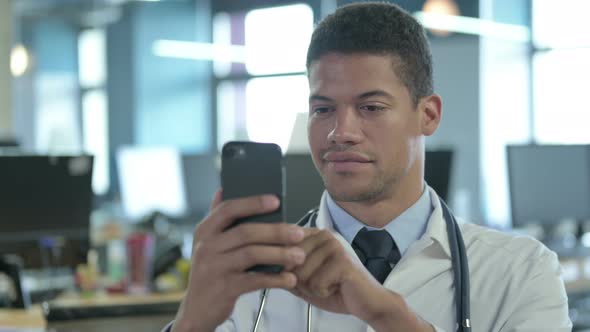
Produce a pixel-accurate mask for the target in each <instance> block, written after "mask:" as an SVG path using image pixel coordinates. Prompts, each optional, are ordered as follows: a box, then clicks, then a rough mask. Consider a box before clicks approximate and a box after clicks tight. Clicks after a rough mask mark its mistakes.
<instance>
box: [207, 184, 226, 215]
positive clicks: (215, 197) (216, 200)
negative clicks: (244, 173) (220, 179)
mask: <svg viewBox="0 0 590 332" xmlns="http://www.w3.org/2000/svg"><path fill="white" fill-rule="evenodd" d="M222 201H223V188H219V189H217V191H216V192H215V194H214V195H213V199H212V200H211V205H210V206H209V211H213V210H214V209H215V208H216V207H217V206H218V205H219V204H221V202H222Z"/></svg>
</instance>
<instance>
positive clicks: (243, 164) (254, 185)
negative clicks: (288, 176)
mask: <svg viewBox="0 0 590 332" xmlns="http://www.w3.org/2000/svg"><path fill="white" fill-rule="evenodd" d="M284 182H285V176H284V166H283V153H282V152H281V148H280V146H278V145H276V144H273V143H257V142H239V141H232V142H228V143H226V144H224V146H223V149H222V151H221V187H222V188H223V200H228V199H235V198H242V197H248V196H256V195H263V194H270V195H275V196H276V197H277V198H278V199H279V201H280V204H279V207H278V209H277V210H275V211H272V212H270V213H265V214H260V215H254V216H249V217H245V218H241V219H238V220H236V221H235V222H234V224H232V226H231V227H233V226H236V225H239V224H242V223H251V222H260V223H278V222H285V204H284V200H283V198H284V190H285V188H284ZM282 269H283V267H282V266H280V265H256V266H253V267H252V268H250V269H248V270H249V271H257V272H267V273H279V272H281V271H282Z"/></svg>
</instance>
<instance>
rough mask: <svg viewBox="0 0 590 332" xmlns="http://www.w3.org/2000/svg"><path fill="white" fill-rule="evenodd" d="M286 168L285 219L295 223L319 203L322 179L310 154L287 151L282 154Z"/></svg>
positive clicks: (322, 188) (322, 186)
mask: <svg viewBox="0 0 590 332" xmlns="http://www.w3.org/2000/svg"><path fill="white" fill-rule="evenodd" d="M284 163H285V170H286V176H285V177H286V185H287V187H286V191H287V194H286V196H285V202H286V203H285V204H286V214H285V215H286V219H287V222H289V223H295V222H297V220H299V219H300V218H301V217H303V216H304V215H305V214H306V213H307V212H308V211H309V210H311V209H313V208H315V207H317V206H318V205H319V204H320V198H321V197H322V193H323V192H324V181H323V180H322V178H321V176H320V175H319V173H318V171H317V170H316V168H315V165H314V164H313V161H312V159H311V155H310V154H305V153H298V154H291V153H287V154H286V155H285V156H284Z"/></svg>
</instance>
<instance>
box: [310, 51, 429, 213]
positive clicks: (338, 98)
mask: <svg viewBox="0 0 590 332" xmlns="http://www.w3.org/2000/svg"><path fill="white" fill-rule="evenodd" d="M394 61H397V59H395V58H393V57H392V56H385V55H368V54H349V55H344V54H340V53H328V54H326V55H324V56H322V57H320V58H319V59H318V60H316V61H314V62H312V63H311V65H310V68H309V86H310V100H309V121H308V135H309V137H308V138H309V143H310V147H311V152H312V156H313V160H314V163H315V165H316V167H317V169H318V170H319V172H320V174H321V176H322V178H323V180H324V183H325V186H326V189H327V190H328V192H329V193H330V195H331V196H332V197H333V198H334V199H335V200H337V201H342V202H353V201H354V202H361V201H374V200H380V199H382V198H386V197H390V196H391V195H392V194H393V193H394V191H396V190H404V189H408V188H406V187H407V186H410V185H416V184H415V183H414V182H415V181H411V180H409V179H408V178H409V177H408V174H412V176H410V177H417V178H418V179H417V181H420V182H418V183H421V180H422V179H421V174H422V171H421V168H422V164H421V163H420V162H416V159H417V158H419V157H420V156H421V154H422V149H423V147H422V145H423V143H422V140H423V138H422V135H423V133H422V127H421V121H422V120H421V112H419V111H417V110H416V108H415V107H414V104H413V102H412V98H411V95H410V92H409V91H408V89H407V88H406V86H405V85H404V84H403V83H402V82H401V80H400V79H399V77H398V76H397V74H396V73H395V71H394V66H393V64H394V63H395V62H394ZM418 168H419V169H418Z"/></svg>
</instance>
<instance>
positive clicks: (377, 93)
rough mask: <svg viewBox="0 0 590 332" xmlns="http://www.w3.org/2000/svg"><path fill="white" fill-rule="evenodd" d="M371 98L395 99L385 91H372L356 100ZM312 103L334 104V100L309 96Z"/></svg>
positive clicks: (320, 96)
mask: <svg viewBox="0 0 590 332" xmlns="http://www.w3.org/2000/svg"><path fill="white" fill-rule="evenodd" d="M371 97H386V98H389V99H394V97H393V96H392V95H391V94H389V93H388V92H386V91H384V90H371V91H367V92H363V93H361V94H360V95H358V96H356V98H355V99H367V98H371ZM312 101H324V102H333V101H334V99H332V98H330V97H326V96H322V95H315V94H314V95H311V96H309V102H310V103H311V102H312Z"/></svg>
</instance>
